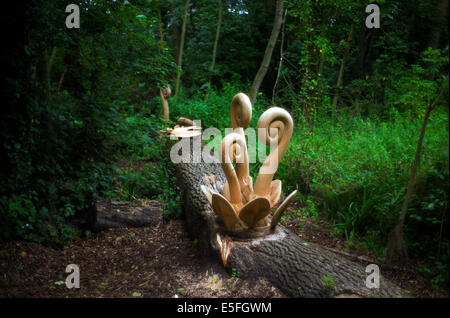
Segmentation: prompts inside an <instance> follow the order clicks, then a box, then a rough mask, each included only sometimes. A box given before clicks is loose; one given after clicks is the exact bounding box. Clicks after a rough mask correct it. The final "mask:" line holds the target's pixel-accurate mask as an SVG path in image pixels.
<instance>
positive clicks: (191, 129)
mask: <svg viewBox="0 0 450 318" xmlns="http://www.w3.org/2000/svg"><path fill="white" fill-rule="evenodd" d="M159 95H160V96H161V102H162V104H163V116H164V120H169V119H170V118H169V102H168V101H167V100H168V99H169V97H170V96H171V95H172V90H171V89H170V87H169V86H167V87H165V88H163V89H160V90H159ZM177 123H178V125H176V126H175V127H173V128H167V130H166V131H162V132H164V133H165V134H168V135H171V136H175V137H177V138H187V137H195V136H198V135H201V127H198V126H196V125H195V123H194V122H193V121H192V120H190V119H188V118H184V117H180V118H178V120H177Z"/></svg>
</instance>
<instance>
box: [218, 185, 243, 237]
mask: <svg viewBox="0 0 450 318" xmlns="http://www.w3.org/2000/svg"><path fill="white" fill-rule="evenodd" d="M212 206H213V209H214V212H216V213H217V214H218V215H219V217H220V218H221V219H222V221H223V223H224V224H225V228H226V229H227V230H230V231H231V230H232V229H233V227H234V226H235V225H236V224H237V223H238V222H239V218H238V216H237V214H236V211H235V210H234V208H233V206H232V205H231V204H230V202H228V201H227V199H225V198H224V197H223V196H222V195H221V194H218V193H213V194H212Z"/></svg>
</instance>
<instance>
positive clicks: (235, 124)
mask: <svg viewBox="0 0 450 318" xmlns="http://www.w3.org/2000/svg"><path fill="white" fill-rule="evenodd" d="M251 116H252V106H251V102H250V100H249V98H248V96H247V95H245V94H243V93H239V94H237V95H235V96H234V98H233V100H232V103H231V107H230V123H231V127H232V128H233V132H232V133H230V134H228V135H227V136H225V138H223V140H222V142H221V148H220V150H221V155H220V158H221V167H222V170H223V172H224V174H225V177H226V182H225V184H224V185H223V186H222V185H219V184H216V180H215V177H214V176H210V175H208V176H205V178H204V182H205V185H206V186H204V185H202V186H201V190H202V193H203V195H204V196H205V197H206V199H207V200H208V202H209V203H210V205H211V206H212V207H213V210H214V211H215V213H216V214H217V215H219V217H220V218H221V219H222V221H223V223H224V225H225V228H226V229H227V230H228V231H236V230H239V229H241V230H245V229H246V228H250V229H253V228H255V227H256V228H268V226H269V214H270V212H271V208H273V207H274V206H275V205H276V204H277V203H278V201H279V199H280V196H281V188H282V183H281V181H280V180H272V179H273V175H274V174H275V172H276V171H277V168H278V163H279V161H280V160H281V158H282V156H283V154H284V152H285V150H286V148H287V145H288V143H289V141H290V139H291V136H292V130H293V121H292V117H291V116H290V115H289V113H288V112H287V111H285V110H284V109H282V108H279V107H273V108H270V109H269V110H267V111H266V112H264V113H263V115H262V116H261V118H260V119H259V121H258V128H260V129H263V130H264V131H265V134H264V140H263V142H264V144H266V145H271V146H272V145H273V143H274V141H276V142H277V144H276V147H275V149H272V151H271V152H270V154H269V156H268V157H267V158H266V160H265V162H264V164H263V166H262V167H261V169H260V172H259V175H258V177H257V185H258V187H256V186H255V189H254V188H253V180H252V178H251V176H250V174H249V162H248V152H247V145H246V140H245V133H244V129H245V128H247V127H248V125H249V123H250V121H251ZM271 128H275V129H276V132H277V133H276V134H274V135H271V134H270V129H271ZM233 164H235V166H236V167H234V166H233ZM294 194H295V191H294V192H293V193H292V194H291V195H290V196H288V198H287V199H286V200H285V201H284V202H283V204H282V205H281V206H280V207H279V208H278V209H277V210H276V212H275V215H276V218H275V220H274V221H273V222H272V223H271V225H272V228H274V227H275V226H276V224H277V223H278V221H279V219H280V217H281V215H282V213H283V212H284V210H285V209H286V207H287V206H288V204H289V203H290V201H291V200H292V197H293V195H294Z"/></svg>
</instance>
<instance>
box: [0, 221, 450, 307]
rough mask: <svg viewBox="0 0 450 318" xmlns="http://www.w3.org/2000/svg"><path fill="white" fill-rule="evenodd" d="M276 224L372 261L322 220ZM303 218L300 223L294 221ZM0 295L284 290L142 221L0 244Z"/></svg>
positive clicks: (178, 232) (422, 286)
mask: <svg viewBox="0 0 450 318" xmlns="http://www.w3.org/2000/svg"><path fill="white" fill-rule="evenodd" d="M286 216H287V217H286V218H285V220H284V221H282V223H283V224H284V225H285V226H286V227H287V228H289V229H291V230H292V231H293V232H295V233H296V234H297V235H300V236H301V237H302V238H303V239H305V240H306V241H308V242H311V243H314V244H318V245H320V246H322V247H324V248H328V249H332V250H336V251H338V252H339V253H343V255H344V256H346V257H348V258H350V259H351V260H353V261H357V262H360V263H362V264H364V265H365V264H370V263H377V261H376V258H375V257H374V255H373V254H371V253H370V252H368V251H367V250H364V249H361V248H355V247H353V248H350V249H349V248H346V242H345V241H340V240H337V239H336V238H335V237H334V236H333V234H332V233H331V232H330V230H329V229H327V224H326V223H325V222H323V221H319V220H317V219H300V218H298V217H289V213H288V214H287V215H286ZM301 224H302V226H301ZM343 250H345V252H342V251H343ZM68 264H77V265H78V266H79V268H80V288H79V289H75V288H73V289H68V288H66V286H65V283H64V282H65V279H66V277H67V275H68V274H67V273H66V272H65V269H66V266H67V265H68ZM414 268H416V267H414V266H411V268H409V269H396V270H394V269H385V268H384V267H383V266H381V269H380V271H381V273H382V274H383V275H384V276H385V277H387V278H389V279H391V280H392V281H393V282H394V283H396V284H398V285H399V286H400V287H402V288H404V289H406V290H409V291H410V293H411V296H413V297H448V293H443V292H440V291H436V290H434V289H433V288H432V287H431V284H430V282H429V278H428V279H427V278H426V277H424V276H423V275H422V274H421V273H419V272H417V270H414ZM0 297H153V298H159V297H164V298H173V297H180V298H181V297H185V298H190V297H199V298H202V297H217V298H227V297H248V298H252V297H258V298H277V297H285V295H284V294H283V293H282V292H281V291H280V290H279V289H277V288H276V287H274V286H273V285H272V284H271V283H269V282H267V281H265V280H254V279H246V280H244V279H241V278H239V277H238V275H232V274H230V273H228V272H227V271H226V270H225V269H224V268H223V266H222V264H220V262H219V261H218V260H211V259H205V258H201V257H200V256H199V254H198V250H197V248H196V241H195V240H192V239H191V238H190V237H189V236H188V234H187V233H186V230H185V226H184V221H183V220H172V221H170V222H167V223H159V224H157V225H154V226H150V227H143V228H112V229H107V230H104V231H101V232H98V233H93V234H91V235H90V236H88V237H87V238H84V239H78V240H76V241H74V242H73V243H72V244H70V245H67V246H65V247H64V248H62V249H52V248H49V247H44V246H42V245H39V244H34V243H28V242H9V243H6V244H3V245H0Z"/></svg>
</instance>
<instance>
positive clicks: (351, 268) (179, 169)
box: [176, 137, 407, 297]
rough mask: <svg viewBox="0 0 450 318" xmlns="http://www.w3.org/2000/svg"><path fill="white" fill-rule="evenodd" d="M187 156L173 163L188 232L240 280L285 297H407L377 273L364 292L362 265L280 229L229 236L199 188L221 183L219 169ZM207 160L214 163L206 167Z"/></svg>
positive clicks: (221, 173) (364, 272) (363, 269)
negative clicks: (253, 280)
mask: <svg viewBox="0 0 450 318" xmlns="http://www.w3.org/2000/svg"><path fill="white" fill-rule="evenodd" d="M195 138H199V137H195ZM191 156H196V158H195V159H196V160H191V161H190V163H179V164H177V165H176V173H177V183H178V186H179V187H180V189H181V192H182V193H181V195H182V201H183V212H184V215H185V218H186V226H187V230H188V232H189V233H190V235H191V236H192V237H193V238H196V239H198V246H199V248H200V250H201V251H202V253H203V255H205V256H206V255H212V256H214V257H216V258H218V259H222V261H223V263H224V265H225V267H226V268H227V269H228V270H229V271H233V272H234V273H238V274H239V275H240V277H243V278H245V277H262V278H266V279H267V280H268V281H270V282H271V283H272V284H274V285H275V286H277V287H278V288H279V289H280V290H282V291H283V292H284V293H286V294H287V295H288V296H290V297H340V296H342V295H346V296H355V295H356V296H360V297H399V296H400V297H406V296H407V295H406V294H405V293H404V292H403V291H402V290H401V289H400V288H398V287H397V286H395V285H394V284H392V283H391V282H389V281H388V280H386V279H385V278H383V277H382V275H380V285H379V288H372V289H369V288H367V287H366V277H367V276H368V275H369V274H370V273H366V271H365V268H364V267H363V266H361V265H360V264H357V263H354V262H352V261H350V260H348V259H347V258H345V257H343V256H342V255H339V254H336V253H333V252H331V251H329V250H327V249H324V248H321V247H319V246H316V245H314V244H311V243H307V242H305V241H304V240H302V239H301V238H299V237H298V236H297V235H295V234H294V233H292V232H291V231H289V230H287V229H286V228H284V227H283V226H281V225H278V226H277V227H276V229H275V230H274V231H273V232H270V231H269V230H267V231H266V233H263V234H262V235H261V233H256V232H253V233H249V235H248V237H247V238H242V237H241V238H237V237H231V236H230V234H229V233H227V232H226V231H225V229H224V227H223V224H222V223H221V221H220V219H219V218H218V217H216V215H215V213H214V212H213V211H212V209H211V207H210V206H209V204H208V202H207V200H206V198H204V197H203V195H202V193H201V190H200V185H202V184H204V181H203V177H204V176H205V175H215V177H216V180H217V182H221V183H224V182H225V176H224V174H223V171H222V169H221V166H220V164H219V162H218V160H217V159H215V157H214V156H213V155H212V154H205V152H204V153H203V158H199V156H200V154H196V153H194V154H191ZM205 158H206V159H207V160H205ZM191 159H194V158H192V157H191ZM196 161H197V162H199V163H195V162H196ZM211 161H215V162H213V163H206V162H211ZM192 162H194V163H192Z"/></svg>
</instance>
